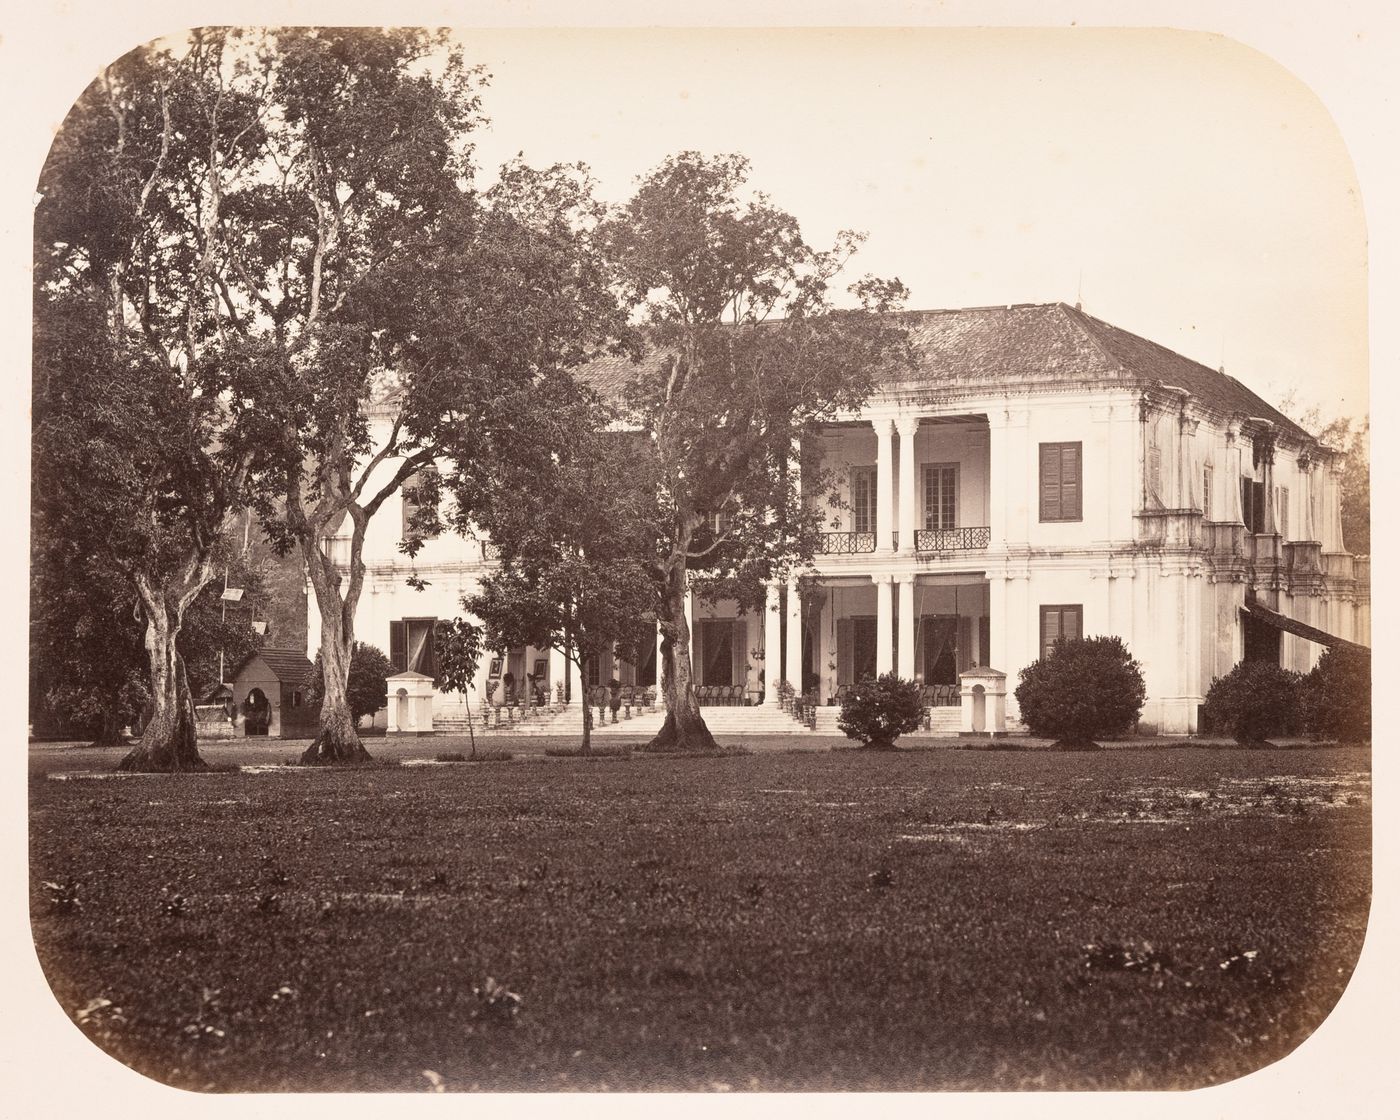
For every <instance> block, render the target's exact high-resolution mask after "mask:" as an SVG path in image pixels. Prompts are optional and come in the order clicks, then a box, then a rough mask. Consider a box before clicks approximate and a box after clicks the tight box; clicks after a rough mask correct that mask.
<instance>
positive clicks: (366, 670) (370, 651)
mask: <svg viewBox="0 0 1400 1120" xmlns="http://www.w3.org/2000/svg"><path fill="white" fill-rule="evenodd" d="M393 672H394V666H393V663H392V662H391V661H390V660H389V658H388V657H387V656H385V654H384V651H383V650H382V649H380V648H379V647H378V646H372V645H369V644H368V643H366V642H356V643H355V648H354V650H353V651H351V654H350V679H349V680H348V681H347V682H346V689H345V691H346V699H347V700H348V701H349V703H350V718H351V719H354V720H356V721H358V720H359V718H360V717H361V716H372V715H374V713H375V712H377V711H379V709H380V708H382V707H384V705H385V704H387V703H388V702H389V686H388V684H387V683H385V682H387V681H388V679H389V677H391V676H392V675H393ZM323 689H324V684H323V681H322V669H321V655H320V654H319V653H318V654H317V655H316V668H315V670H314V671H313V672H312V674H311V687H310V689H309V696H308V699H309V701H310V702H311V703H312V704H317V703H320V700H321V696H322V690H323Z"/></svg>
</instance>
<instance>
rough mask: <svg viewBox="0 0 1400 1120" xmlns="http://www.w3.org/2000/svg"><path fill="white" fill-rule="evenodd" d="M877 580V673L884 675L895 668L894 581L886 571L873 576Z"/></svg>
mask: <svg viewBox="0 0 1400 1120" xmlns="http://www.w3.org/2000/svg"><path fill="white" fill-rule="evenodd" d="M870 578H871V579H873V580H874V581H875V675H876V676H884V675H885V674H886V673H888V672H890V671H891V670H892V669H893V668H894V664H893V658H892V657H891V656H890V653H891V645H892V643H891V641H890V638H891V637H892V631H893V629H894V626H893V623H894V603H893V598H894V581H893V578H892V577H891V576H889V575H887V574H885V573H883V572H882V573H881V574H879V575H875V576H871V577H870Z"/></svg>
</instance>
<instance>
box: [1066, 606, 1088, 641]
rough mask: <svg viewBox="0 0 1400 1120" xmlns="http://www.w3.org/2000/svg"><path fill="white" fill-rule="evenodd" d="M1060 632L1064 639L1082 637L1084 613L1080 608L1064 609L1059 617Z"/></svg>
mask: <svg viewBox="0 0 1400 1120" xmlns="http://www.w3.org/2000/svg"><path fill="white" fill-rule="evenodd" d="M1060 630H1061V633H1062V634H1063V635H1064V636H1065V637H1066V638H1082V637H1084V611H1083V609H1082V608H1080V607H1066V608H1065V609H1064V612H1063V613H1062V614H1061V615H1060Z"/></svg>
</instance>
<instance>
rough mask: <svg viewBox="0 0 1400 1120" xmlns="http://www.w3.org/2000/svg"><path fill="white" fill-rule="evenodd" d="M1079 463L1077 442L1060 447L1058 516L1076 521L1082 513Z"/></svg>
mask: <svg viewBox="0 0 1400 1120" xmlns="http://www.w3.org/2000/svg"><path fill="white" fill-rule="evenodd" d="M1079 465H1080V464H1079V445H1078V444H1073V443H1071V444H1066V445H1065V446H1064V447H1062V448H1060V516H1061V517H1063V518H1065V519H1066V520H1068V521H1077V520H1078V519H1079V518H1081V517H1082V516H1083V515H1084V514H1083V503H1082V501H1081V500H1080V495H1081V493H1082V491H1083V488H1082V487H1081V486H1080V479H1079V476H1080V470H1079Z"/></svg>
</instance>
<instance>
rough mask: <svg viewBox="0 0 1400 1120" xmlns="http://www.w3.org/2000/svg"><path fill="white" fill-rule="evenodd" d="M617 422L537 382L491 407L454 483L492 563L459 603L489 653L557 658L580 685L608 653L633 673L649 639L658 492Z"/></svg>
mask: <svg viewBox="0 0 1400 1120" xmlns="http://www.w3.org/2000/svg"><path fill="white" fill-rule="evenodd" d="M614 421H615V414H614V413H613V412H612V411H611V410H610V409H608V408H607V407H606V406H605V405H604V403H603V402H602V401H601V400H600V399H599V398H598V397H597V396H596V394H594V393H593V392H592V391H590V390H589V389H588V388H587V387H586V386H583V385H580V384H579V383H578V382H577V381H576V380H575V379H574V378H572V377H569V376H567V375H560V376H554V377H549V378H545V379H542V380H541V381H540V382H538V383H537V384H535V385H533V386H531V387H529V388H526V389H522V390H520V391H518V392H517V393H515V394H513V395H511V396H509V397H503V398H502V399H501V400H500V401H498V409H497V414H496V417H495V420H494V422H493V423H492V424H491V425H490V437H489V438H490V447H489V451H488V454H486V455H483V456H481V457H479V458H478V459H477V460H476V465H477V471H476V472H475V474H474V475H472V476H468V475H467V474H466V473H463V474H461V475H459V476H458V485H459V486H460V487H462V488H463V489H462V490H461V492H460V493H461V496H462V501H460V502H459V503H458V505H457V509H458V510H459V511H461V510H467V509H469V510H471V511H472V513H471V519H472V523H473V524H474V525H476V526H479V527H481V528H483V529H485V530H486V531H487V532H488V533H489V534H490V538H491V542H492V547H493V549H494V551H495V552H496V554H497V556H498V557H499V561H500V566H499V567H498V568H497V569H496V570H495V571H493V572H492V573H491V574H490V575H489V576H487V578H486V580H485V581H484V583H483V585H482V589H481V591H480V592H479V593H478V594H476V595H472V596H468V597H467V598H466V599H465V600H464V606H465V607H466V608H467V610H469V611H470V612H471V613H472V614H474V615H475V616H476V617H477V618H479V619H481V621H482V623H483V624H484V626H485V628H486V633H487V640H488V643H489V644H491V645H493V646H494V647H496V648H509V647H511V646H519V645H533V646H535V647H536V648H541V649H543V648H553V649H558V650H560V651H562V652H563V653H564V654H565V656H566V657H568V659H569V660H570V661H572V662H573V664H574V665H576V666H577V667H578V669H579V671H580V679H582V675H583V672H584V670H585V669H586V667H587V665H588V663H589V661H591V660H592V659H593V658H595V657H597V656H599V655H600V654H602V653H604V652H605V651H610V650H617V651H619V652H620V653H621V654H622V656H624V658H625V659H626V660H630V661H632V662H633V663H634V664H635V663H636V662H637V661H638V660H639V651H640V650H641V649H642V648H645V644H646V643H651V642H654V641H655V633H656V631H655V622H654V611H655V606H656V587H655V583H654V581H653V578H652V575H651V572H650V570H649V568H648V564H647V561H648V558H649V556H650V553H651V550H652V548H653V547H654V545H653V540H652V534H654V532H655V500H656V499H655V489H654V486H653V485H652V483H653V479H652V478H651V475H650V472H649V471H648V470H647V463H648V458H647V456H646V455H645V448H644V447H643V446H640V445H639V444H640V441H639V438H638V437H637V436H636V435H635V434H634V433H628V432H624V431H619V430H617V428H616V425H615V423H614ZM463 528H466V526H463ZM579 699H580V710H581V711H582V712H583V749H584V751H587V750H588V747H589V728H588V719H587V704H586V703H585V702H583V698H582V697H580V698H579Z"/></svg>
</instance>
